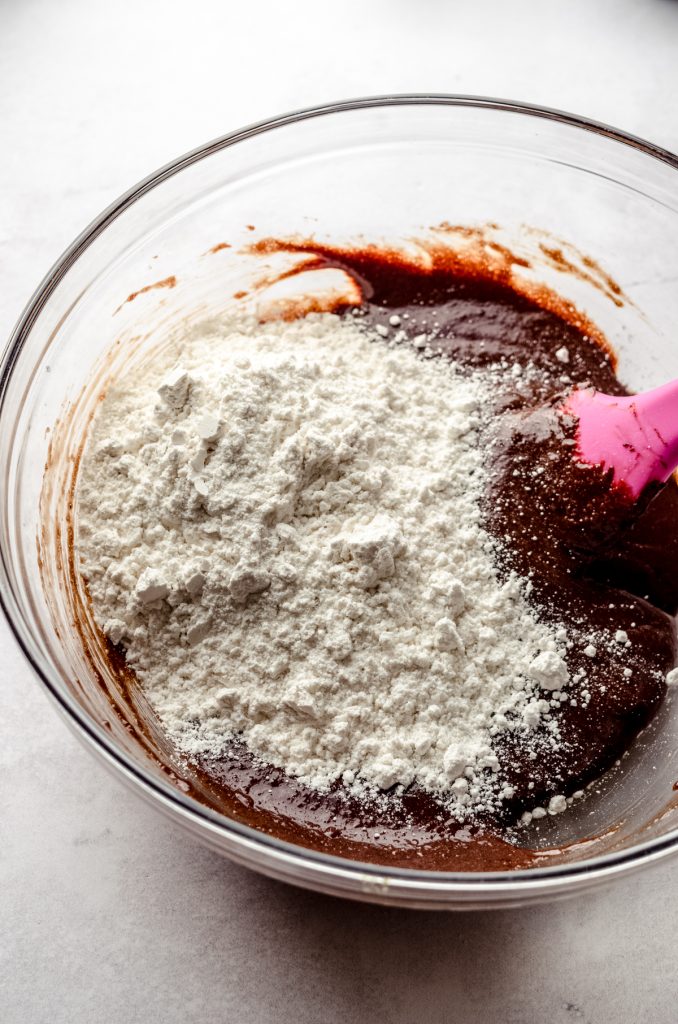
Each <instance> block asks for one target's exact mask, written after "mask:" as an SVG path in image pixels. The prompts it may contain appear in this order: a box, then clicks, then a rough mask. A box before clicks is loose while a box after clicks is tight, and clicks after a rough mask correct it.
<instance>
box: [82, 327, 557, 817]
mask: <svg viewBox="0 0 678 1024" xmlns="http://www.w3.org/2000/svg"><path fill="white" fill-rule="evenodd" d="M491 394H492V384H491V380H490V379H489V378H488V377H487V375H486V374H484V373H483V372H482V371H474V372H473V373H468V372H462V371H461V370H460V369H459V368H458V367H457V366H455V365H454V364H452V363H450V362H447V361H445V360H441V359H431V358H424V357H422V355H421V354H420V353H419V352H418V351H417V350H416V349H415V348H413V347H412V346H409V345H398V344H396V343H395V342H393V341H387V340H385V339H384V338H383V337H381V336H379V335H377V334H376V332H375V333H374V334H373V333H371V332H370V331H369V330H368V329H366V328H364V327H362V326H361V325H360V323H359V322H357V321H356V320H355V319H354V318H351V317H346V318H341V317H338V316H335V315H332V314H312V315H310V316H307V317H305V318H303V319H300V320H297V321H293V322H276V323H269V324H265V325H262V324H259V323H256V322H255V321H253V320H247V319H240V320H238V319H233V320H231V321H224V322H221V323H218V324H217V323H214V324H209V325H206V326H205V327H204V328H202V329H200V330H197V329H193V330H192V331H191V332H190V333H189V334H187V335H186V337H184V338H182V339H180V340H178V341H177V342H176V343H175V344H174V345H173V346H171V347H170V348H168V349H167V350H166V351H165V352H164V353H163V354H162V355H160V356H159V357H157V358H156V359H155V360H154V361H153V362H150V361H149V362H148V363H146V364H144V365H140V366H139V367H138V368H137V369H136V370H135V371H134V373H133V374H132V375H131V376H130V377H129V378H128V379H126V380H124V381H122V380H121V381H120V382H117V383H115V384H114V385H113V386H111V387H110V389H109V391H108V393H107V395H106V397H105V400H104V401H103V403H102V406H101V408H100V411H99V413H98V415H97V417H96V420H95V423H94V426H93V431H92V436H91V437H90V439H89V443H88V446H87V448H86V451H85V455H84V458H83V461H82V466H81V471H80V479H79V485H78V508H77V529H78V532H77V544H78V551H79V557H80V566H81V570H82V573H83V576H84V578H85V579H86V581H87V585H88V588H89V593H90V595H91V599H92V605H93V609H94V612H95V615H96V617H97V620H98V621H99V623H100V625H101V627H102V629H103V631H104V632H105V633H106V634H107V635H108V637H109V638H110V640H111V641H112V642H113V643H116V644H121V645H122V647H123V648H124V651H125V656H126V660H127V662H128V664H129V666H130V667H131V668H132V669H133V670H134V672H135V673H136V675H137V677H138V679H139V682H140V684H141V686H142V687H143V689H144V691H145V694H146V696H147V697H148V699H149V701H150V703H151V705H152V706H153V708H154V710H155V711H156V713H157V715H158V716H159V718H160V721H161V723H162V724H163V726H164V728H165V730H166V731H167V733H168V734H169V736H170V737H171V739H172V740H173V742H174V743H175V744H176V746H177V748H178V749H179V750H180V751H181V752H183V753H184V754H185V755H187V756H189V757H194V758H212V757H219V756H222V755H223V754H224V753H225V752H227V751H228V749H229V747H230V745H231V744H232V743H233V742H234V741H238V742H240V741H242V742H244V743H245V744H246V746H247V747H248V748H249V750H251V751H252V752H253V753H254V754H255V755H256V756H257V757H259V758H261V759H262V760H263V761H266V762H269V763H272V764H274V765H276V766H278V767H281V768H283V769H284V770H285V771H286V772H287V773H288V774H290V775H291V776H294V777H295V778H298V779H299V780H301V781H302V782H303V783H305V784H306V785H308V786H310V787H312V788H314V789H317V790H320V791H324V790H327V789H328V788H329V787H330V786H332V785H333V784H334V783H336V782H338V781H340V780H342V781H343V784H344V785H345V786H347V787H348V788H354V789H355V790H356V792H358V791H360V790H361V787H362V788H363V789H364V788H365V787H366V788H367V789H373V790H381V791H383V790H387V789H389V788H391V787H393V786H398V787H403V788H405V787H408V786H410V785H412V784H413V783H416V784H417V785H418V786H420V787H422V788H423V789H425V790H428V791H429V792H431V793H434V794H436V795H437V796H440V797H441V798H443V799H444V800H445V801H447V802H448V803H449V805H450V806H451V807H452V808H453V810H454V811H455V812H456V813H458V814H459V815H460V816H462V817H463V816H465V815H468V814H470V813H473V812H474V811H475V810H477V809H483V808H486V809H492V808H496V806H497V805H498V804H501V801H502V800H503V799H506V798H507V797H508V796H510V793H511V789H510V787H509V786H508V785H507V784H506V783H505V780H503V779H502V777H501V769H500V764H499V761H498V759H497V756H496V754H495V751H494V748H493V740H494V738H496V737H497V736H499V735H501V733H502V732H504V731H506V730H514V731H515V730H519V731H521V732H523V733H525V734H531V733H533V734H534V737H535V739H534V742H535V750H538V745H539V743H540V742H546V741H545V740H544V735H547V737H548V742H550V743H554V742H557V730H556V729H555V722H552V723H551V724H552V726H553V728H548V726H549V719H550V708H551V705H550V703H549V700H544V699H542V695H543V693H544V691H547V693H546V696H547V697H550V694H549V693H548V691H558V692H560V691H562V690H563V689H565V688H566V687H567V685H568V672H567V667H566V664H565V660H564V658H565V643H564V639H563V638H562V634H563V631H562V629H561V630H560V632H558V631H556V629H555V628H554V627H552V626H550V625H548V624H546V623H545V622H544V621H542V620H541V619H540V616H539V615H538V613H537V611H536V610H535V609H534V608H533V607H532V606H531V605H530V603H529V601H528V599H527V596H526V593H527V590H528V589H529V588H526V585H525V581H523V580H521V579H519V578H517V577H516V576H515V575H512V574H510V573H506V572H505V573H503V574H502V573H500V571H499V569H498V568H497V566H498V560H497V557H496V545H497V541H495V540H492V538H491V537H490V536H489V535H488V533H487V532H486V530H485V529H484V527H483V517H482V509H481V503H482V499H483V496H484V493H485V490H486V483H487V477H486V473H487V469H486V459H485V455H484V449H483V444H482V432H483V424H484V416H485V415H486V411H487V410H488V409H490V408H491V401H492V398H491ZM540 737H541V738H540Z"/></svg>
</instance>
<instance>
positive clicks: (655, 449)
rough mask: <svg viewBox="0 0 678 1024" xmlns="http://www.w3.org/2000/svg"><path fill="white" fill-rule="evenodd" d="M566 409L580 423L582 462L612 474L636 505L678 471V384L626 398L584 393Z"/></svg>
mask: <svg viewBox="0 0 678 1024" xmlns="http://www.w3.org/2000/svg"><path fill="white" fill-rule="evenodd" d="M562 408H563V411H564V412H566V413H568V414H569V415H571V416H574V417H575V418H576V420H577V425H576V442H577V458H578V459H579V460H580V461H582V462H585V463H588V464H589V465H591V466H598V467H600V468H601V469H603V470H605V471H609V470H612V473H613V477H612V479H613V484H614V485H615V486H618V487H620V488H623V489H625V490H626V491H627V492H628V494H629V496H630V497H631V498H632V499H633V500H634V501H635V500H636V499H637V498H638V497H639V496H640V495H641V494H642V493H643V491H644V490H645V488H646V487H648V485H649V484H653V483H664V482H665V481H666V480H668V478H669V477H670V476H671V474H672V473H673V471H674V470H675V469H676V468H677V467H678V380H675V381H672V382H671V383H669V384H663V385H662V386H661V387H659V388H655V389H654V390H652V391H645V392H642V393H641V394H638V395H628V396H626V395H624V396H621V397H620V396H616V395H605V394H602V392H600V391H594V390H593V389H592V388H587V389H581V390H577V391H573V392H572V394H571V395H570V396H569V397H568V398H567V399H566V401H565V402H564V404H563V406H562Z"/></svg>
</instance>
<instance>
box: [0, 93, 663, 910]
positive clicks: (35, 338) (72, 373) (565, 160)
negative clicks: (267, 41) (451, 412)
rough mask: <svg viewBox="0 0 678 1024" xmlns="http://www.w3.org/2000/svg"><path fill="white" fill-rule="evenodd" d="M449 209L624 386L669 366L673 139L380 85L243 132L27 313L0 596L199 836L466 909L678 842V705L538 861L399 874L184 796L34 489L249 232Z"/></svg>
mask: <svg viewBox="0 0 678 1024" xmlns="http://www.w3.org/2000/svg"><path fill="white" fill-rule="evenodd" d="M441 225H442V227H441ZM450 225H467V226H468V225H470V226H475V227H477V228H479V229H480V228H481V226H482V231H483V232H484V235H483V238H484V241H483V244H484V245H486V247H487V251H488V252H490V253H491V252H494V253H498V254H501V253H502V251H503V252H505V251H507V248H510V250H511V252H513V253H518V254H521V253H522V254H528V255H529V262H530V265H531V269H530V271H529V275H528V276H530V275H531V277H532V280H533V283H534V282H536V283H544V284H546V285H548V286H549V287H552V288H554V289H555V290H556V291H558V292H559V293H560V294H561V295H563V296H565V297H566V298H567V299H569V300H571V301H572V302H573V303H575V304H576V306H577V307H578V309H579V310H581V311H582V312H583V313H585V314H586V315H587V316H588V317H590V319H591V320H593V321H594V323H595V324H597V326H598V327H599V328H600V329H601V330H602V331H603V332H604V333H605V334H606V335H607V337H608V338H609V339H610V341H611V343H612V345H613V347H614V349H615V351H616V354H617V356H618V360H619V374H620V376H621V378H622V380H623V381H624V383H625V384H627V385H628V386H629V387H631V388H634V389H640V388H642V387H646V386H651V385H653V384H657V383H659V382H660V381H662V380H665V379H667V378H669V377H676V376H678V343H677V342H676V331H677V330H678V288H676V276H677V275H678V159H677V158H676V157H675V156H673V155H672V154H670V153H667V152H665V151H662V150H660V149H658V148H657V147H655V146H652V145H650V144H648V143H646V142H642V141H641V140H639V139H636V138H632V137H630V136H628V135H625V134H623V133H621V132H618V131H615V130H613V129H610V128H608V127H606V126H604V125H600V124H595V123H592V122H590V121H586V120H584V119H582V118H578V117H573V116H570V115H567V114H563V113H559V112H557V111H552V110H544V109H539V108H534V107H529V106H525V105H522V104H517V103H509V102H503V101H498V100H489V99H482V98H475V97H455V96H427V95H416V96H395V97H391V96H389V97H377V98H373V99H363V100H355V101H350V102H345V103H338V104H334V105H331V106H327V107H322V108H317V109H314V110H304V111H300V112H298V113H295V114H290V115H288V116H285V117H281V118H278V119H276V120H273V121H269V122H266V123H263V124H259V125H254V126H253V127H250V128H246V129H244V130H242V131H240V132H236V133H234V134H232V135H228V136H225V137H224V138H222V139H218V140H216V141H215V142H211V143H209V144H208V145H206V146H204V147H202V148H200V149H197V150H195V151H194V152H192V153H189V154H188V155H186V156H183V157H180V158H179V159H178V160H176V161H174V162H173V163H171V164H169V165H168V166H166V167H164V168H162V169H161V170H160V171H158V172H157V173H155V174H153V175H151V176H150V177H149V178H147V179H146V180H145V181H143V182H141V183H140V184H139V185H137V186H136V187H135V188H133V189H132V190H131V191H129V192H128V193H127V194H126V195H124V196H123V197H122V198H121V199H119V200H118V201H117V202H116V203H114V204H113V205H112V206H111V207H109V209H108V210H106V211H105V212H104V213H102V214H101V216H100V217H99V218H98V219H97V220H96V221H95V222H94V223H93V224H91V225H90V227H88V228H87V229H86V230H85V231H84V232H83V234H82V235H81V236H80V237H79V238H78V239H77V240H76V241H75V242H74V243H73V245H72V246H71V247H70V249H68V251H67V252H66V253H65V254H64V255H63V256H62V257H61V259H60V260H59V261H58V263H57V264H56V265H55V266H54V267H53V268H52V270H51V271H50V272H49V274H48V275H47V277H46V278H45V279H44V281H43V282H42V284H41V285H40V286H39V288H38V290H37V291H36V293H35V295H34V296H33V298H32V299H31V301H30V303H29V305H28V307H27V309H26V311H25V312H24V314H23V316H22V317H21V320H20V321H19V323H18V325H17V327H16V329H15V331H14V333H13V335H12V337H11V339H10V341H9V343H8V345H7V347H6V349H5V352H4V355H3V357H2V364H1V367H0V480H1V481H2V491H1V494H0V553H1V560H2V563H1V566H0V574H1V575H0V584H1V586H0V591H1V594H2V604H3V608H4V611H5V613H6V615H7V618H8V620H9V622H10V625H11V627H12V629H13V631H14V633H15V635H16V637H17V639H18V641H19V643H20V644H21V647H22V648H23V650H24V652H25V654H26V656H27V658H28V660H29V661H30V663H31V665H32V666H33V668H34V670H35V672H36V675H37V677H38V679H39V680H40V681H41V683H42V685H43V686H44V687H45V689H46V690H47V692H48V693H49V694H50V696H51V697H52V699H53V700H54V702H55V704H56V705H57V707H58V708H59V709H60V711H61V713H62V714H63V717H64V719H65V720H66V722H67V723H68V725H69V726H70V727H71V729H72V730H73V731H74V732H75V734H76V735H77V736H78V737H79V738H80V739H81V740H82V741H83V742H84V743H85V745H86V746H87V748H88V749H89V750H90V751H91V752H92V753H93V754H95V755H97V756H98V758H99V759H100V760H101V761H103V763H104V764H106V765H107V766H108V767H109V768H110V769H111V770H112V771H113V772H115V773H116V774H117V775H118V776H119V777H121V778H122V779H124V780H125V781H126V782H127V783H128V784H129V785H130V787H131V788H132V789H134V790H135V791H136V792H137V793H139V794H140V795H142V796H143V797H145V798H146V800H147V801H148V803H149V804H150V805H152V806H154V807H155V808H157V809H159V810H161V811H164V813H165V814H166V815H168V816H169V817H171V818H172V819H174V820H175V821H176V822H177V823H178V824H180V825H183V826H184V828H186V829H187V830H188V831H189V832H191V833H192V834H193V835H194V836H195V837H196V838H197V839H199V840H200V841H202V842H204V843H206V844H208V845H209V846H211V847H213V848H214V849H215V850H218V851H219V852H220V853H223V854H225V855H226V856H228V857H230V858H232V859H233V860H236V861H238V862H240V863H241V864H244V865H246V866H248V867H250V868H254V869H255V870H258V871H261V872H263V873H265V874H267V875H270V876H273V877H275V878H278V879H282V880H284V881H287V882H293V883H295V884H298V885H302V886H306V887H308V888H313V889H318V890H321V891H323V892H326V893H332V894H335V895H340V896H347V897H352V898H355V899H362V900H371V901H374V902H380V903H388V904H397V905H402V906H411V907H426V908H447V909H461V908H482V907H503V906H510V905H517V904H524V903H529V902H531V901H534V900H540V899H546V898H554V897H557V896H563V895H567V894H572V893H575V892H578V891H580V890H582V889H585V888H586V887H589V886H592V885H597V884H600V883H602V882H605V881H608V880H610V879H613V878H614V877H616V876H617V875H621V874H624V873H627V872H628V871H630V870H632V869H634V868H637V867H640V866H641V865H649V864H651V863H655V862H657V861H659V860H661V859H662V858H663V857H665V856H667V855H668V854H670V853H672V852H674V851H675V850H676V849H677V848H678V810H676V806H675V803H674V801H673V799H672V798H673V797H674V796H675V794H674V792H673V783H674V781H675V780H676V777H677V775H676V769H675V768H674V764H673V761H672V755H673V751H674V750H675V749H676V747H677V744H676V739H678V736H677V735H676V733H677V731H678V730H677V727H676V723H675V721H674V719H675V716H674V715H673V714H672V709H671V706H670V699H669V700H667V701H666V702H665V705H664V708H663V710H662V712H661V713H660V715H659V716H658V717H657V719H655V722H654V723H653V724H652V726H651V727H650V728H649V729H647V730H646V731H645V733H644V734H643V736H642V737H641V738H640V739H639V740H638V741H637V742H636V744H635V746H634V748H633V750H632V752H631V754H630V755H629V756H628V757H626V758H624V759H623V760H622V763H621V764H620V765H619V767H618V769H617V770H615V771H614V772H612V773H611V774H610V775H609V776H608V777H607V778H606V779H604V780H603V781H602V782H601V784H600V785H599V786H597V787H595V791H594V792H592V793H591V794H590V795H589V797H588V798H587V799H586V800H585V801H583V802H582V804H581V806H580V807H578V808H577V809H575V808H573V809H572V812H571V813H568V814H564V815H560V816H558V817H557V818H553V819H548V820H547V822H546V825H545V826H544V827H543V828H542V829H541V831H540V832H539V834H538V836H536V837H535V836H532V837H527V836H526V842H527V841H530V842H531V841H532V840H534V839H535V838H536V841H537V842H538V843H539V845H541V846H542V847H544V848H545V849H547V850H548V853H547V854H546V855H545V863H546V865H547V866H545V867H539V868H535V869H531V870H529V871H516V872H512V873H503V874H502V873H456V874H452V873H437V872H417V871H413V870H393V869H389V868H386V867H379V866H371V865H367V864H362V863H357V862H353V861H349V860H344V859H340V858H336V857H331V856H327V855H323V854H320V853H315V852H313V851H310V850H307V849H305V848H301V847H297V846H293V845H290V844H287V843H284V842H280V841H278V840H276V839H275V838H272V837H270V836H268V835H264V834H262V833H260V832H257V831H255V830H253V829H251V828H248V827H246V826H243V825H241V824H239V823H238V822H237V821H235V820H231V819H229V818H226V817H224V816H222V815H220V814H219V813H217V812H216V811H213V810H211V809H210V808H209V807H207V806H205V805H203V804H202V803H200V802H198V801H197V800H195V799H194V798H193V797H192V796H191V794H190V792H187V787H186V785H185V784H184V783H183V782H182V780H181V778H180V777H179V776H178V775H176V774H174V773H173V772H171V771H168V770H167V769H166V768H164V767H163V766H162V765H161V764H160V763H159V761H158V758H157V757H156V756H155V755H156V753H157V749H158V747H157V744H158V743H160V740H159V739H158V738H157V737H153V736H150V735H146V736H145V737H143V738H140V735H139V733H138V732H137V731H135V730H134V729H130V728H128V727H126V725H125V722H124V721H123V720H122V718H124V717H125V715H128V716H132V715H135V714H138V711H139V709H138V707H134V706H131V705H130V706H124V702H123V704H120V703H118V711H119V712H120V714H115V713H114V712H113V710H112V707H111V695H110V693H107V688H106V686H105V685H104V686H102V685H101V683H102V680H101V678H100V676H101V671H102V669H101V665H100V664H98V663H97V659H96V656H94V657H93V656H92V652H91V651H87V650H86V649H85V648H86V645H83V641H82V637H81V636H80V634H79V633H78V632H77V630H75V629H74V628H73V608H72V604H71V603H70V599H69V596H68V594H66V593H65V592H64V591H63V587H62V586H61V584H60V580H61V579H62V575H63V574H62V575H60V570H62V569H63V559H64V557H65V554H66V551H67V546H68V536H67V531H65V530H64V529H63V509H64V502H68V500H69V495H68V493H65V492H64V486H65V484H64V480H65V479H67V477H64V476H63V475H62V476H59V475H58V474H57V476H55V477H54V483H53V486H52V487H51V489H50V488H49V487H48V488H47V491H46V492H45V486H44V475H45V467H46V465H49V466H50V467H53V466H54V465H56V464H59V465H61V466H62V468H63V466H64V465H66V464H68V462H69V460H70V465H71V472H73V467H74V466H77V452H78V445H79V443H80V440H81V438H82V435H83V433H84V430H85V428H86V425H87V422H88V416H89V415H90V414H91V412H92V409H93V408H94V406H95V405H96V401H97V397H98V393H99V390H100V386H101V380H102V373H103V372H104V371H105V372H114V373H115V372H122V369H123V367H124V366H125V365H126V360H128V359H129V358H133V357H134V354H137V353H147V352H148V351H150V350H151V348H152V346H153V345H154V344H157V343H159V342H161V341H162V338H163V337H166V336H167V334H168V332H171V331H172V329H173V328H174V326H175V325H176V324H178V323H180V322H181V323H184V322H185V321H186V319H189V320H194V319H200V318H204V317H209V316H210V315H211V314H213V313H215V312H218V311H220V310H221V309H223V307H224V305H225V304H227V303H228V302H231V301H235V300H233V299H232V296H233V295H234V294H235V293H240V292H246V291H250V290H251V289H252V288H253V287H255V286H256V284H257V281H258V277H257V275H259V278H260V276H261V272H262V266H261V259H260V257H257V258H255V257H253V256H252V255H251V254H249V255H248V252H247V250H248V247H250V248H251V243H252V242H253V241H256V240H257V239H261V238H262V237H265V236H275V237H278V238H281V237H283V238H290V237H299V236H309V235H313V236H315V238H317V239H319V240H321V241H329V242H332V243H335V244H341V243H346V242H350V241H351V240H353V241H355V240H356V239H357V238H358V237H359V236H361V237H362V238H363V240H365V241H368V242H369V241H379V242H383V243H386V244H389V243H390V244H394V245H402V244H403V241H404V240H407V239H413V238H420V237H422V236H423V235H426V234H427V233H429V234H430V232H433V233H434V234H435V232H436V231H438V232H440V231H446V230H447V231H449V230H450V229H449V226H450ZM408 244H409V243H408ZM271 260H272V261H273V263H274V262H275V260H274V258H273V257H271ZM601 268H602V269H601ZM269 269H270V267H269ZM274 269H275V268H274ZM607 275H610V277H608V276H607ZM612 279H613V280H612ZM613 282H616V283H613ZM617 286H619V289H621V292H623V294H624V296H625V297H624V298H623V299H622V298H620V291H619V290H618V287H617ZM121 715H122V718H121ZM36 756H39V753H38V752H37V751H36Z"/></svg>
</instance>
